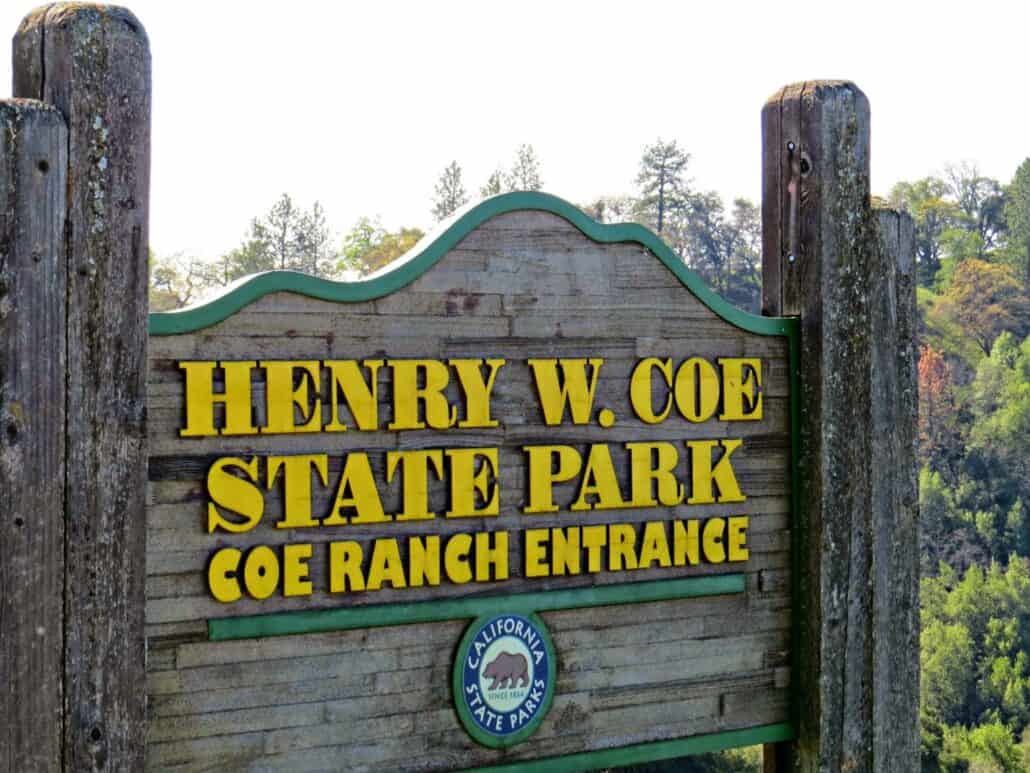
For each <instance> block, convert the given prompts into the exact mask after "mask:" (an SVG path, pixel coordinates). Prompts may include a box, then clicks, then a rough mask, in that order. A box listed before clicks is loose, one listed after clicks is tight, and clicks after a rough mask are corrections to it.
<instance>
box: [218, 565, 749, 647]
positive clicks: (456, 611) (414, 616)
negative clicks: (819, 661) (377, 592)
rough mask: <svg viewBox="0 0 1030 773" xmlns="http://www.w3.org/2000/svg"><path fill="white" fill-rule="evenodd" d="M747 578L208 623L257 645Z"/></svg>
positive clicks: (741, 584) (739, 584)
mask: <svg viewBox="0 0 1030 773" xmlns="http://www.w3.org/2000/svg"><path fill="white" fill-rule="evenodd" d="M744 588H745V578H744V575H742V574H720V575H715V576H711V577H686V578H683V579H680V580H655V581H652V582H640V583H624V584H621V585H603V586H594V587H590V588H574V589H572V590H556V591H542V592H539V593H521V594H518V595H515V596H475V597H472V598H462V599H439V600H434V601H414V602H409V603H406V604H381V605H376V606H367V607H348V608H346V609H314V610H308V611H299V612H278V613H275V614H270V615H248V616H245V617H229V618H221V619H217V620H208V622H207V634H208V639H210V640H211V641H228V640H230V639H252V638H256V637H259V636H288V635H291V634H304V633H323V632H325V631H347V630H351V629H353V628H376V627H379V626H385V625H406V624H411V623H436V622H440V621H442V620H455V619H460V618H472V617H479V616H480V615H484V614H487V613H490V612H494V611H497V610H498V609H503V610H504V611H505V612H510V613H512V614H530V613H533V612H549V611H551V610H555V609H577V608H582V607H600V606H609V605H612V604H640V603H644V602H647V601H665V600H667V599H682V598H691V597H695V596H719V595H723V594H727V593H743V592H744Z"/></svg>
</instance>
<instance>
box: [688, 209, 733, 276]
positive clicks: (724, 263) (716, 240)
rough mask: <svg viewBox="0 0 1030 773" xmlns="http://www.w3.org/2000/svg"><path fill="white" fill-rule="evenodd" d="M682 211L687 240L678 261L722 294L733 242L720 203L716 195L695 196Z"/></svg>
mask: <svg viewBox="0 0 1030 773" xmlns="http://www.w3.org/2000/svg"><path fill="white" fill-rule="evenodd" d="M685 211H686V234H685V236H686V239H685V245H684V247H685V249H684V254H683V255H681V257H685V258H686V259H687V260H688V262H689V264H690V266H691V268H693V269H694V270H696V271H697V272H698V273H699V274H700V275H701V277H702V278H703V279H704V280H705V281H706V282H708V284H710V285H711V286H712V287H714V288H715V289H716V290H718V291H719V292H720V293H723V294H725V292H726V279H727V274H728V269H729V263H730V258H731V255H732V252H733V246H734V244H733V241H734V238H733V234H732V230H731V229H730V228H729V227H728V224H727V223H726V220H725V217H724V212H723V205H722V199H721V198H719V194H718V193H716V192H715V191H709V192H708V193H695V194H693V195H692V196H691V197H690V200H689V206H688V207H687V208H686V210H685Z"/></svg>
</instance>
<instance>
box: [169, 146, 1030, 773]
mask: <svg viewBox="0 0 1030 773" xmlns="http://www.w3.org/2000/svg"><path fill="white" fill-rule="evenodd" d="M542 185H543V177H542V173H541V164H540V161H539V159H538V158H537V156H536V153H535V152H534V150H533V147H532V146H531V145H523V146H521V147H520V148H518V149H517V151H516V152H515V154H514V159H513V161H512V164H511V166H510V167H508V168H504V167H503V166H502V167H498V168H497V170H496V171H495V172H493V173H492V174H491V175H490V176H489V178H488V179H487V180H485V181H483V183H482V184H481V186H479V187H478V192H479V194H480V196H481V197H485V196H489V195H494V194H497V193H501V192H504V191H510V190H539V189H540V188H541V187H542ZM429 198H430V206H429V207H427V219H428V216H431V217H432V219H433V220H434V221H440V220H444V219H446V218H447V217H449V216H451V215H452V214H453V213H454V212H455V211H457V210H458V209H460V208H461V207H462V206H464V205H465V204H466V203H468V202H469V201H470V195H469V193H468V190H467V189H466V183H465V181H464V179H463V172H462V168H461V166H460V164H459V162H458V161H452V162H451V163H450V164H449V165H448V166H447V167H446V168H445V169H444V170H443V171H442V173H441V175H440V178H439V179H438V181H437V182H436V184H435V186H434V187H433V194H432V195H431V196H430V197H429ZM885 203H887V204H889V205H890V206H892V207H895V208H899V209H904V210H906V211H908V212H909V213H910V214H911V215H912V217H913V219H914V221H915V226H916V247H917V256H916V257H917V261H918V262H917V265H918V272H919V273H918V277H919V287H918V304H919V316H920V328H919V346H920V361H919V389H920V405H919V463H920V474H919V481H920V519H921V524H922V530H921V570H922V574H923V580H922V599H921V604H922V646H921V663H922V684H921V719H922V728H923V730H922V733H923V738H922V744H923V769H924V770H925V771H949V772H950V771H1004V772H1006V773H1008V772H1010V771H1030V338H1028V336H1027V334H1028V332H1030V158H1028V159H1027V160H1026V161H1024V162H1023V163H1022V164H1021V165H1020V166H1019V168H1018V169H1016V170H1014V173H1013V176H1012V178H1011V180H1009V181H1000V180H995V179H992V178H989V177H986V176H984V175H982V174H981V173H980V171H979V169H978V168H977V166H976V165H975V164H972V163H968V162H965V163H958V164H949V165H946V166H945V167H944V168H943V171H942V172H941V173H940V174H938V175H934V176H930V177H926V178H924V179H921V180H915V181H911V182H901V183H898V184H897V185H895V186H894V187H893V188H892V189H891V191H890V192H889V195H888V196H887V198H886V200H885ZM579 204H580V206H581V208H582V209H584V210H585V211H586V212H588V213H589V214H590V215H592V216H593V217H594V218H595V219H597V220H599V221H602V222H622V221H635V222H639V223H641V224H643V225H646V226H648V227H650V228H651V229H653V230H654V231H655V232H656V233H658V234H659V235H660V236H661V237H662V238H663V239H664V240H665V241H666V242H667V243H668V244H669V246H670V248H671V249H672V250H673V251H674V252H675V253H676V254H677V255H679V256H680V257H681V258H682V259H683V260H684V261H685V262H686V263H687V264H688V265H689V266H690V268H692V269H693V270H694V271H695V272H697V273H698V274H700V275H701V276H702V277H703V278H704V279H705V280H706V281H707V282H708V283H709V284H710V285H711V286H712V287H713V288H715V289H716V290H717V291H718V292H719V293H721V294H722V295H723V296H724V297H726V298H727V299H728V300H729V301H731V302H732V303H734V304H735V305H737V306H740V307H742V308H745V309H748V310H749V311H752V312H757V311H758V308H759V299H760V293H761V265H760V262H761V261H760V251H761V219H760V215H759V211H758V207H757V206H756V205H755V204H754V203H753V202H751V201H748V200H747V199H743V198H739V199H736V200H734V201H733V202H731V203H729V204H727V203H726V202H724V201H723V200H722V198H721V197H720V196H719V195H718V194H717V193H714V192H711V191H703V190H699V189H697V188H695V186H694V184H693V181H692V179H691V177H690V156H689V154H688V153H686V152H685V150H684V149H682V148H681V147H679V145H678V144H677V143H676V142H675V141H671V142H667V141H663V140H661V139H659V140H657V141H656V142H655V143H653V144H651V145H649V146H648V147H646V148H644V149H643V152H642V155H641V160H640V167H639V171H638V174H637V177H636V179H635V184H634V187H633V190H632V192H629V193H616V194H612V195H600V196H597V197H596V198H594V199H593V200H590V201H585V202H579ZM422 236H423V231H422V230H421V229H420V228H418V227H415V226H412V227H405V228H401V229H398V230H397V231H388V230H386V229H385V228H384V227H383V226H382V224H381V223H380V221H379V220H378V219H377V218H375V217H363V218H361V219H359V220H358V222H356V223H355V224H354V225H353V226H352V227H351V228H350V230H348V231H347V232H345V233H344V234H343V235H342V236H334V235H333V233H332V231H331V229H330V227H329V225H328V221H327V216H326V213H324V212H323V211H322V208H321V207H320V206H319V205H318V204H317V203H316V204H314V205H313V207H312V208H311V209H307V210H305V209H303V208H299V207H298V206H297V205H296V204H295V203H294V202H293V200H292V199H291V198H290V197H289V196H287V195H285V194H284V195H283V196H282V197H281V198H280V199H279V201H277V202H276V203H275V204H274V205H273V206H272V207H271V208H270V209H269V211H268V212H267V213H266V214H264V215H262V216H258V217H256V218H255V219H254V220H253V221H252V222H251V224H250V226H249V227H248V228H247V229H246V230H245V232H244V234H243V237H242V240H241V242H240V245H239V246H238V247H237V248H236V249H234V250H231V251H229V252H228V253H226V254H224V255H222V256H219V257H218V258H217V259H214V260H206V261H205V260H199V259H196V258H192V257H185V256H181V255H180V256H174V257H156V258H155V259H154V260H152V264H151V305H152V308H153V309H154V310H164V309H172V308H178V307H181V306H184V305H187V304H190V303H194V302H196V301H197V300H198V299H201V298H203V297H204V296H205V295H209V294H213V293H217V292H218V291H219V289H220V288H222V287H224V286H226V285H228V284H230V283H232V282H233V281H235V280H237V279H238V278H240V277H241V276H245V275H247V274H249V273H253V272H256V271H267V270H273V269H284V268H285V269H293V270H298V271H305V272H308V273H312V274H315V275H318V276H325V277H332V278H339V277H344V276H352V277H353V276H363V275H367V274H370V273H372V272H374V271H377V270H379V269H381V268H383V267H384V266H386V265H388V264H389V262H390V261H392V260H393V259H395V258H397V257H398V256H400V255H402V254H404V253H405V252H406V251H407V250H408V249H410V248H411V247H412V246H414V244H415V243H416V242H417V241H418V240H419V239H420V238H421V237H422ZM758 766H759V762H758V757H757V755H756V754H755V753H754V752H735V753H733V754H727V755H711V756H707V757H700V758H695V759H693V760H690V761H687V762H679V763H677V765H676V767H675V768H673V767H668V766H664V767H663V766H653V768H652V769H655V770H658V769H659V768H661V769H667V770H672V769H676V770H691V771H711V772H712V773H717V772H718V771H723V772H724V773H725V772H726V771H744V770H757V769H758Z"/></svg>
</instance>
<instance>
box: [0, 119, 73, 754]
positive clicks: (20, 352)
mask: <svg viewBox="0 0 1030 773" xmlns="http://www.w3.org/2000/svg"><path fill="white" fill-rule="evenodd" d="M67 147H68V131H67V128H66V127H65V123H64V119H63V118H62V116H61V114H60V113H59V112H58V111H57V110H56V109H54V108H53V107H50V106H48V105H44V104H43V103H41V102H36V101H31V100H24V99H16V100H9V101H0V202H4V205H3V206H0V491H2V492H3V494H2V496H0V552H2V554H3V558H2V559H0V621H2V623H0V684H2V685H4V688H3V691H2V693H3V694H2V696H0V716H2V717H3V718H4V732H3V733H2V734H0V769H3V770H56V769H58V768H59V767H60V764H61V734H62V725H61V717H62V714H63V706H62V681H63V680H62V673H63V662H64V625H63V617H64V581H63V576H64V486H65V470H64V464H65V438H64V425H65V410H64V409H65V403H64V386H65V378H66V363H65V294H66V273H65V255H64V249H63V247H64V213H65V206H66V202H65V190H66V186H67V180H66V175H67V164H68V158H67Z"/></svg>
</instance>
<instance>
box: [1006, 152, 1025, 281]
mask: <svg viewBox="0 0 1030 773" xmlns="http://www.w3.org/2000/svg"><path fill="white" fill-rule="evenodd" d="M1005 221H1006V223H1007V224H1008V228H1009V248H1010V251H1009V253H1008V254H1007V256H1006V258H1007V261H1008V262H1009V263H1010V264H1011V265H1012V266H1013V267H1014V269H1015V271H1016V275H1017V276H1018V277H1019V278H1020V279H1021V280H1022V282H1023V287H1024V288H1025V289H1030V158H1028V159H1026V160H1025V161H1024V162H1023V163H1022V164H1020V165H1019V168H1018V169H1017V170H1016V174H1015V176H1014V177H1013V178H1012V182H1011V183H1010V184H1009V186H1008V188H1007V189H1006V191H1005Z"/></svg>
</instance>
